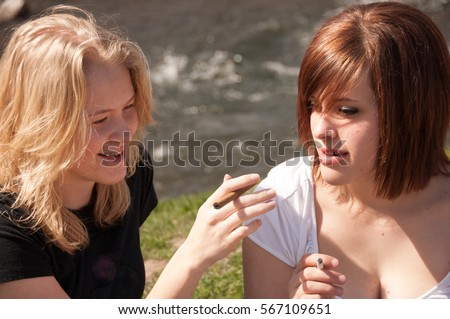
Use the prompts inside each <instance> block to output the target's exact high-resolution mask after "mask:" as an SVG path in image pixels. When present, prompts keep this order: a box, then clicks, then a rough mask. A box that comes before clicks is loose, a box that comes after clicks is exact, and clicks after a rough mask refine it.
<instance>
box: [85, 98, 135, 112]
mask: <svg viewBox="0 0 450 319" xmlns="http://www.w3.org/2000/svg"><path fill="white" fill-rule="evenodd" d="M135 98H136V94H133V96H132V97H130V98H129V99H128V101H126V102H125V103H124V105H128V104H129V103H131V102H132V101H133V100H134V99H135ZM111 111H113V109H101V110H98V111H95V112H94V113H92V114H88V117H93V116H96V115H100V114H104V113H108V112H111Z"/></svg>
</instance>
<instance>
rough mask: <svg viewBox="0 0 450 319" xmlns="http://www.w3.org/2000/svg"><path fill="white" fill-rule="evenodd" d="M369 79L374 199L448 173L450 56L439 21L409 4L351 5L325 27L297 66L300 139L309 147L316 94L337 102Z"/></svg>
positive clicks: (417, 186) (420, 185) (391, 196)
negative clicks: (374, 130) (373, 104)
mask: <svg viewBox="0 0 450 319" xmlns="http://www.w3.org/2000/svg"><path fill="white" fill-rule="evenodd" d="M366 75H367V76H368V79H369V81H370V84H371V87H372V89H373V91H374V94H375V98H376V101H377V106H378V118H379V123H378V126H379V142H378V143H379V146H378V152H377V156H376V160H375V163H374V166H375V167H374V171H375V183H376V185H377V189H376V193H377V196H379V197H382V198H388V199H394V198H396V197H398V196H399V195H401V194H402V193H404V192H406V193H407V192H411V191H418V190H421V189H423V188H424V187H425V186H426V185H427V184H428V182H429V180H430V178H431V177H432V176H433V175H435V174H438V173H443V174H448V164H449V159H448V157H447V155H446V153H445V143H446V136H447V131H448V129H449V120H450V55H449V50H448V47H447V42H446V40H445V37H444V36H443V34H442V33H441V31H440V30H439V29H438V27H437V26H436V25H435V23H434V22H433V21H432V20H431V19H430V18H429V17H428V16H427V15H426V14H424V13H423V12H421V11H420V10H418V9H416V8H414V7H412V6H410V5H406V4H401V3H395V2H378V3H370V4H365V5H354V6H351V7H348V8H347V9H346V10H344V11H343V12H341V13H339V14H338V15H336V16H334V17H331V18H329V19H328V20H326V21H325V22H324V24H323V25H322V26H321V28H320V29H319V31H318V32H317V33H316V34H315V36H314V37H313V39H312V41H311V43H310V45H309V46H308V48H307V50H306V52H305V55H304V58H303V61H302V64H301V67H300V73H299V77H298V101H297V114H298V128H299V138H300V140H301V141H303V142H304V143H306V142H308V141H312V134H311V127H310V116H311V111H310V109H309V108H308V106H309V103H310V102H309V101H310V99H311V97H312V96H313V95H314V94H315V96H320V93H323V92H326V94H327V95H328V96H327V98H331V100H332V101H333V100H336V99H337V98H339V95H341V94H343V93H345V92H346V91H347V90H349V89H350V88H352V87H354V86H355V85H357V84H358V81H360V80H361V79H362V78H363V77H364V76H366ZM318 92H319V94H317V93H318ZM331 104H332V103H331ZM314 153H315V154H314V156H315V159H317V152H316V151H314ZM315 162H317V161H315Z"/></svg>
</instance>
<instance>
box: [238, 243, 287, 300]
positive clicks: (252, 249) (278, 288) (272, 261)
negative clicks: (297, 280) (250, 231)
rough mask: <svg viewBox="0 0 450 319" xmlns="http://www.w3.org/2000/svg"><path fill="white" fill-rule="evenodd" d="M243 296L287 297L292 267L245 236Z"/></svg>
mask: <svg viewBox="0 0 450 319" xmlns="http://www.w3.org/2000/svg"><path fill="white" fill-rule="evenodd" d="M242 248H243V266H244V297H245V298H261V299H276V298H289V296H288V282H289V280H290V279H291V276H292V274H293V271H294V268H292V267H290V266H288V265H287V264H285V263H284V262H282V261H281V260H280V259H278V258H276V257H275V256H273V255H272V254H270V253H269V252H267V251H265V250H264V249H262V248H261V247H259V246H258V245H257V244H255V243H254V242H252V241H251V240H250V239H248V238H246V239H245V240H244V242H243V247H242Z"/></svg>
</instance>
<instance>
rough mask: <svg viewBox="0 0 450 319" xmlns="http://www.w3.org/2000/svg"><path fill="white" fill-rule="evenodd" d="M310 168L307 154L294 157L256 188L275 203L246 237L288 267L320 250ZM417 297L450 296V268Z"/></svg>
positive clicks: (275, 168) (272, 171)
mask: <svg viewBox="0 0 450 319" xmlns="http://www.w3.org/2000/svg"><path fill="white" fill-rule="evenodd" d="M311 168H312V165H311V161H310V158H308V157H297V158H293V159H291V160H288V161H286V162H284V163H282V164H280V165H278V166H276V167H274V168H273V169H272V170H271V171H270V172H269V174H268V176H267V178H265V179H264V180H263V181H262V182H261V183H260V184H259V185H258V187H257V188H256V189H255V191H258V190H261V189H266V188H272V189H274V190H275V191H276V192H277V196H276V199H275V201H276V207H275V208H274V209H273V210H271V211H269V212H267V213H266V214H264V215H261V216H259V217H258V218H259V219H261V220H262V225H261V227H260V228H259V229H258V230H257V231H256V232H254V233H253V234H251V235H250V236H249V237H250V239H251V240H252V241H253V242H255V243H256V244H257V245H258V246H260V247H261V248H263V249H264V250H266V251H268V252H269V253H271V254H272V255H274V256H275V257H277V258H278V259H280V260H281V261H283V262H284V263H286V264H287V265H289V266H291V267H295V266H296V265H297V264H298V262H299V261H300V259H301V258H302V257H303V255H304V254H306V253H317V252H319V245H318V241H317V232H316V230H317V223H316V213H315V206H314V185H313V178H312V169H311ZM420 298H450V272H449V273H448V274H447V276H446V277H445V278H444V279H443V280H442V281H441V282H439V283H438V284H437V285H436V286H435V287H433V288H432V289H430V290H429V291H428V292H426V293H425V294H423V295H422V296H421V297H420Z"/></svg>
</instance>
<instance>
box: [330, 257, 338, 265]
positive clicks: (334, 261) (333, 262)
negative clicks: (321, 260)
mask: <svg viewBox="0 0 450 319" xmlns="http://www.w3.org/2000/svg"><path fill="white" fill-rule="evenodd" d="M331 265H332V266H333V267H337V266H339V260H337V259H335V258H334V259H332V260H331Z"/></svg>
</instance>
